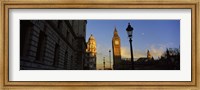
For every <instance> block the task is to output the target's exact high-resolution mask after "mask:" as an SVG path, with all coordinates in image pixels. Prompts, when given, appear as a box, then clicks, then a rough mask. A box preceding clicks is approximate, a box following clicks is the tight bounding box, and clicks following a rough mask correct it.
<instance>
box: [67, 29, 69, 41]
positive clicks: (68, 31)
mask: <svg viewBox="0 0 200 90" xmlns="http://www.w3.org/2000/svg"><path fill="white" fill-rule="evenodd" d="M67 40H69V31H67Z"/></svg>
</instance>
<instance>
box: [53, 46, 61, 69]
mask: <svg viewBox="0 0 200 90" xmlns="http://www.w3.org/2000/svg"><path fill="white" fill-rule="evenodd" d="M59 50H60V46H59V45H58V44H56V46H55V50H54V62H53V65H54V66H58V62H59Z"/></svg>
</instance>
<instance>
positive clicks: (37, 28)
mask: <svg viewBox="0 0 200 90" xmlns="http://www.w3.org/2000/svg"><path fill="white" fill-rule="evenodd" d="M86 24H87V21H86V20H20V69H21V70H63V69H66V70H82V69H83V65H84V61H85V54H86V52H85V50H86V42H85V36H86Z"/></svg>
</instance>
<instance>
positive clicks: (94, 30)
mask: <svg viewBox="0 0 200 90" xmlns="http://www.w3.org/2000/svg"><path fill="white" fill-rule="evenodd" d="M129 22H130V24H131V26H132V27H133V28H134V31H133V38H132V40H133V42H132V46H133V54H134V58H136V59H137V58H140V57H146V56H147V50H149V51H150V53H151V55H152V56H153V57H154V59H157V58H158V57H160V56H161V55H162V53H163V52H164V51H165V50H166V48H179V45H180V21H179V20H87V29H86V30H87V31H86V41H88V38H89V37H90V35H91V34H93V36H94V37H95V39H96V43H97V69H102V68H103V57H105V59H106V67H110V66H109V65H110V63H109V50H111V61H112V62H113V57H112V56H113V53H112V37H113V33H114V28H115V27H116V29H117V31H118V34H119V37H120V39H121V56H122V58H130V57H131V55H130V43H129V38H128V35H127V32H126V28H127V26H128V23H129Z"/></svg>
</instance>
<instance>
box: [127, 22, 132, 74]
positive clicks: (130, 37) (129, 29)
mask: <svg viewBox="0 0 200 90" xmlns="http://www.w3.org/2000/svg"><path fill="white" fill-rule="evenodd" d="M126 31H127V34H128V37H129V42H130V50H131V67H132V70H134V58H133V49H132V36H133V35H132V34H133V27H131V25H130V23H128V27H127V28H126Z"/></svg>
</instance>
